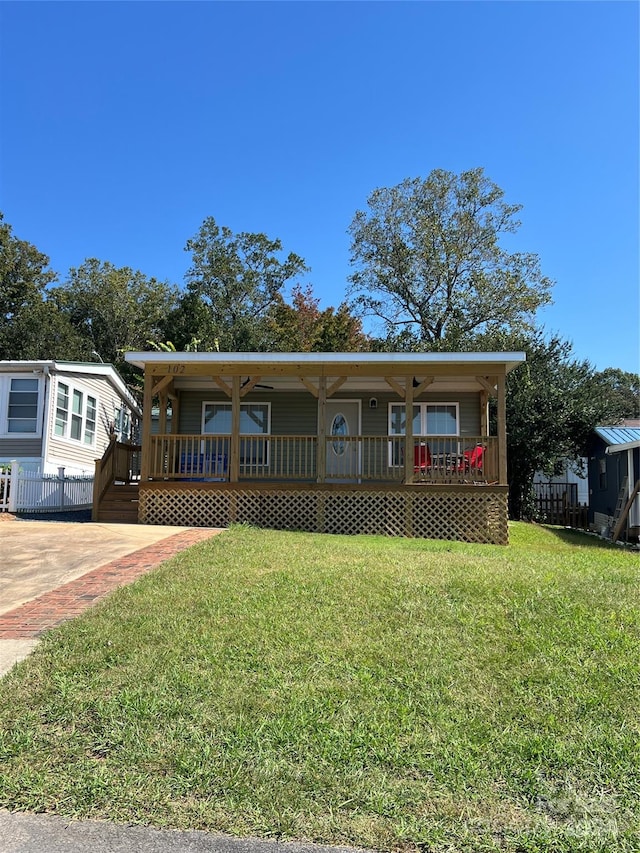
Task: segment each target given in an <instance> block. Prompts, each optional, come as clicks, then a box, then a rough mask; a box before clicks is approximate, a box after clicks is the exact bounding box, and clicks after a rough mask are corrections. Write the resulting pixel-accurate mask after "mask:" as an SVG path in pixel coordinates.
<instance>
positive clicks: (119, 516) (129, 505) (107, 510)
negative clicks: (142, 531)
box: [97, 483, 138, 524]
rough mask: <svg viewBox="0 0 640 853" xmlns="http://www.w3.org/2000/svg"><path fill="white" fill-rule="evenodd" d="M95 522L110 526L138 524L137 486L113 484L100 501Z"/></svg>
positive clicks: (134, 484)
mask: <svg viewBox="0 0 640 853" xmlns="http://www.w3.org/2000/svg"><path fill="white" fill-rule="evenodd" d="M97 521H104V522H109V523H112V524H137V523H138V484H137V483H113V484H112V485H111V486H109V488H108V489H107V492H106V494H105V496H104V497H103V498H102V500H101V501H100V507H99V509H98V518H97Z"/></svg>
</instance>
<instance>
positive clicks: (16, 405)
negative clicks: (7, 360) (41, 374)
mask: <svg viewBox="0 0 640 853" xmlns="http://www.w3.org/2000/svg"><path fill="white" fill-rule="evenodd" d="M38 401H39V395H38V380H37V379H32V378H28V379H22V378H17V377H16V378H13V379H10V380H9V399H8V405H7V432H10V433H23V434H34V435H35V434H36V433H37V432H38Z"/></svg>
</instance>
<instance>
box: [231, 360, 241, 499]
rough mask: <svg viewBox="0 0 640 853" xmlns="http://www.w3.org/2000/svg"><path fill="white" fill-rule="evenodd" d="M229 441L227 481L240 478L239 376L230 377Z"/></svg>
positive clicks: (232, 481) (234, 481)
mask: <svg viewBox="0 0 640 853" xmlns="http://www.w3.org/2000/svg"><path fill="white" fill-rule="evenodd" d="M231 382H232V385H231V441H230V448H229V482H230V483H237V482H238V481H239V480H240V377H239V376H234V377H232V380H231Z"/></svg>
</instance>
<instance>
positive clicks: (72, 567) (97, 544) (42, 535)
mask: <svg viewBox="0 0 640 853" xmlns="http://www.w3.org/2000/svg"><path fill="white" fill-rule="evenodd" d="M188 530H190V528H186V527H160V526H153V525H137V524H100V523H95V524H94V523H80V522H66V521H65V522H62V521H23V520H18V519H12V520H10V521H4V520H3V521H0V615H2V614H3V613H8V612H9V611H13V610H15V608H18V607H20V606H21V605H24V604H25V603H26V602H29V601H31V600H33V599H36V598H38V597H39V596H42V595H43V594H46V593H48V592H50V591H51V590H55V589H57V588H58V587H60V586H62V585H63V584H67V583H69V582H70V581H73V580H75V579H77V578H80V577H82V576H83V575H85V574H87V573H88V572H91V571H93V570H94V569H98V568H99V567H100V566H103V565H105V564H107V563H111V562H112V561H114V560H117V559H118V558H121V557H125V556H127V555H129V554H132V553H134V552H136V551H139V550H140V549H141V548H145V547H147V546H149V545H155V544H156V543H158V542H161V541H162V540H165V539H168V538H169V537H173V536H176V535H177V534H180V533H184V532H186V531H188ZM213 532H214V531H213V530H212V531H211V533H212V534H213ZM36 642H37V638H32V639H0V676H2V675H3V674H4V673H5V672H7V671H8V669H10V668H11V666H13V664H14V663H15V662H16V661H17V660H21V659H22V658H24V657H26V655H27V654H28V653H29V652H30V651H31V649H32V648H33V646H34V645H35V644H36Z"/></svg>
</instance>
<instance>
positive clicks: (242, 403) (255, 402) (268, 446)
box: [200, 400, 271, 468]
mask: <svg viewBox="0 0 640 853" xmlns="http://www.w3.org/2000/svg"><path fill="white" fill-rule="evenodd" d="M207 406H226V407H227V408H228V409H231V403H230V402H227V401H226V400H204V401H203V403H202V412H201V419H200V432H201V435H221V436H227V435H228V436H230V435H231V430H230V431H229V432H212V433H208V432H206V431H205V411H206V408H207ZM248 406H266V408H267V431H266V432H264V433H259V432H242V431H241V432H240V438H241V439H242V436H263V437H264V442H265V453H264V462H261V463H256V464H254V463H253V462H251V461H249V462H246V461H245V460H244V459H243V457H242V455H241V456H240V467H241V468H242V467H246V466H248V467H251V468H268V467H269V464H270V456H271V442H270V441H269V439H270V437H271V401H269V400H242V401H240V410H241V411H242V408H243V407H245V408H246V407H248Z"/></svg>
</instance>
